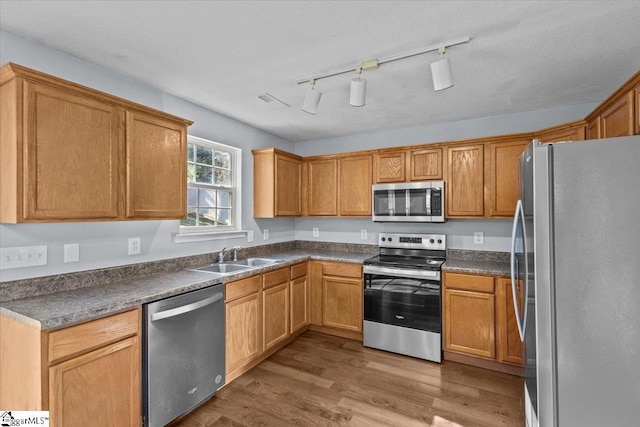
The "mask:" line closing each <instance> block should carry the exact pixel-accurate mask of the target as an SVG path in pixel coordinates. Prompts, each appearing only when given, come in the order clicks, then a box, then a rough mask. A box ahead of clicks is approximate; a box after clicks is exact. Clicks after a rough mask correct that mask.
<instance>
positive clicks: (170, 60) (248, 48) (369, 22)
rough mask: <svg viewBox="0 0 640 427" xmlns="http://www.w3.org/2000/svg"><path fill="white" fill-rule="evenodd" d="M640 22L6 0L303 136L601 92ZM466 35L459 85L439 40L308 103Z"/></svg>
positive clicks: (26, 18)
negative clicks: (268, 100)
mask: <svg viewBox="0 0 640 427" xmlns="http://www.w3.org/2000/svg"><path fill="white" fill-rule="evenodd" d="M639 23H640V2H638V1H619V2H618V1H613V2H612V1H598V2H584V1H582V2H577V1H576V2H562V1H550V2H542V1H527V2H525V1H518V2H515V1H499V2H483V1H455V2H453V1H407V2H404V1H233V2H231V1H220V2H218V1H122V2H121V1H10V0H2V1H1V2H0V27H2V28H3V29H6V30H8V31H11V32H14V33H16V34H18V35H22V36H25V37H28V38H32V39H35V40H38V41H41V42H42V43H45V44H47V45H49V46H51V47H53V48H56V49H59V50H61V51H64V52H68V53H70V54H72V55H75V56H78V57H81V58H83V59H86V60H87V61H89V62H92V63H96V64H99V65H101V66H104V67H106V68H109V69H111V70H114V71H117V72H119V73H121V74H124V75H127V76H130V77H131V78H133V79H136V80H139V81H142V82H145V83H147V84H149V85H151V86H154V87H157V88H159V89H162V90H164V91H167V92H170V93H173V94H175V95H178V96H180V97H183V98H186V99H189V100H191V101H193V102H195V103H197V104H200V105H203V106H206V107H208V108H210V109H212V110H214V111H218V112H220V113H222V114H225V115H227V116H230V117H234V118H236V119H238V120H240V121H243V122H246V123H248V124H250V125H252V126H255V127H257V128H260V129H264V130H266V131H268V132H271V133H273V134H276V135H279V136H282V137H283V138H286V139H288V140H290V141H293V142H298V141H304V140H311V139H318V138H327V137H332V136H339V135H350V134H357V133H364V132H373V131H378V130H383V129H391V128H403V127H411V126H419V125H424V124H431V123H439V122H449V121H455V120H461V119H466V118H472V117H481V116H491V115H497V114H504V113H510V112H519V111H528V110H536V109H543V108H550V107H555V106H561V105H570V104H582V103H587V102H593V101H600V100H602V99H604V98H606V97H607V96H608V95H609V94H610V93H611V92H612V91H613V90H615V89H616V88H617V87H618V86H619V85H620V84H621V83H622V82H624V81H625V80H626V79H628V78H629V77H630V76H631V75H632V74H633V73H634V72H636V71H637V70H639V69H640V24H639ZM465 36H469V37H471V39H472V40H471V42H470V43H467V44H463V45H460V46H457V47H452V48H450V49H447V56H449V58H450V61H451V65H452V70H453V78H454V83H455V85H454V86H453V87H452V88H450V89H447V90H444V91H440V92H434V91H433V87H432V83H431V75H430V70H429V63H430V62H433V61H435V60H437V59H438V55H437V53H435V52H434V53H429V54H424V55H419V56H415V57H412V58H410V59H405V60H401V61H396V62H393V63H389V64H386V65H383V66H382V67H381V68H380V69H378V70H375V71H369V72H365V76H364V77H366V78H367V80H368V88H367V89H368V91H367V103H366V106H365V107H362V108H354V107H350V106H349V82H350V79H351V78H352V77H353V76H352V75H350V74H345V75H341V76H336V77H331V78H327V79H324V80H320V81H318V83H317V85H316V88H317V89H319V90H320V91H322V92H323V97H322V100H321V103H320V107H319V109H318V114H317V115H315V116H313V115H309V114H307V113H304V112H303V111H301V109H300V107H301V106H302V102H303V100H304V95H305V91H306V89H307V85H300V86H299V85H297V84H296V83H295V81H296V80H297V79H300V78H303V77H307V76H309V75H312V74H317V73H320V72H322V71H327V70H332V69H335V68H341V67H344V66H349V65H352V64H356V63H358V62H360V61H362V60H365V59H369V58H383V57H387V56H392V55H395V54H400V53H404V52H408V51H412V50H416V49H419V48H421V47H426V46H431V45H434V44H438V43H441V42H445V41H447V40H451V39H455V38H459V37H465ZM264 92H268V93H270V94H272V95H274V96H276V97H277V98H279V99H281V100H282V101H284V102H285V103H287V104H289V105H290V107H289V108H282V109H271V108H269V107H268V106H267V105H266V104H265V103H264V102H263V101H259V100H258V99H257V95H260V94H262V93H264Z"/></svg>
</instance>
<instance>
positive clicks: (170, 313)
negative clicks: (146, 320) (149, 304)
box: [151, 292, 222, 322]
mask: <svg viewBox="0 0 640 427" xmlns="http://www.w3.org/2000/svg"><path fill="white" fill-rule="evenodd" d="M221 299H222V292H219V293H217V294H215V295H213V296H211V297H208V298H205V299H202V300H200V301H196V302H192V303H191V304H187V305H183V306H180V307H176V308H172V309H169V310H165V311H159V312H157V313H153V314H152V315H151V321H152V322H155V321H156V320H162V319H168V318H169V317H175V316H179V315H181V314H185V313H190V312H192V311H195V310H198V309H200V308H202V307H206V306H208V305H211V304H213V303H214V302H216V301H220V300H221Z"/></svg>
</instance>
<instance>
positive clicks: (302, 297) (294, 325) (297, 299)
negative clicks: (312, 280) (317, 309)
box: [290, 276, 309, 333]
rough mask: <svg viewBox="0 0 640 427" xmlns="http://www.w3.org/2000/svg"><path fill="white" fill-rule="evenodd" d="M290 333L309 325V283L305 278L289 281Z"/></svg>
mask: <svg viewBox="0 0 640 427" xmlns="http://www.w3.org/2000/svg"><path fill="white" fill-rule="evenodd" d="M290 292H291V333H294V332H297V331H299V330H300V329H302V328H304V327H305V326H307V325H308V324H309V282H308V281H307V276H302V277H298V278H297V279H293V280H292V281H291V290H290Z"/></svg>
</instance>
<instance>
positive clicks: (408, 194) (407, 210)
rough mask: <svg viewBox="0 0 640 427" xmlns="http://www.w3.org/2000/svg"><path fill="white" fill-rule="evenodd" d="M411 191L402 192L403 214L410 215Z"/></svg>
mask: <svg viewBox="0 0 640 427" xmlns="http://www.w3.org/2000/svg"><path fill="white" fill-rule="evenodd" d="M410 212H411V191H410V190H405V192H404V214H405V216H410V215H411V213H410Z"/></svg>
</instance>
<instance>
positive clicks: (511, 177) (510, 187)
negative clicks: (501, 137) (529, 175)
mask: <svg viewBox="0 0 640 427" xmlns="http://www.w3.org/2000/svg"><path fill="white" fill-rule="evenodd" d="M529 142H530V141H529V140H528V139H524V140H520V141H510V142H495V143H491V144H489V192H488V194H489V199H490V201H489V216H494V217H495V216H497V217H501V216H504V217H512V216H513V214H514V212H515V210H516V203H517V202H518V198H519V182H520V167H519V163H518V160H519V159H520V155H521V154H522V152H523V151H524V150H525V148H526V147H527V144H529Z"/></svg>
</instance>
